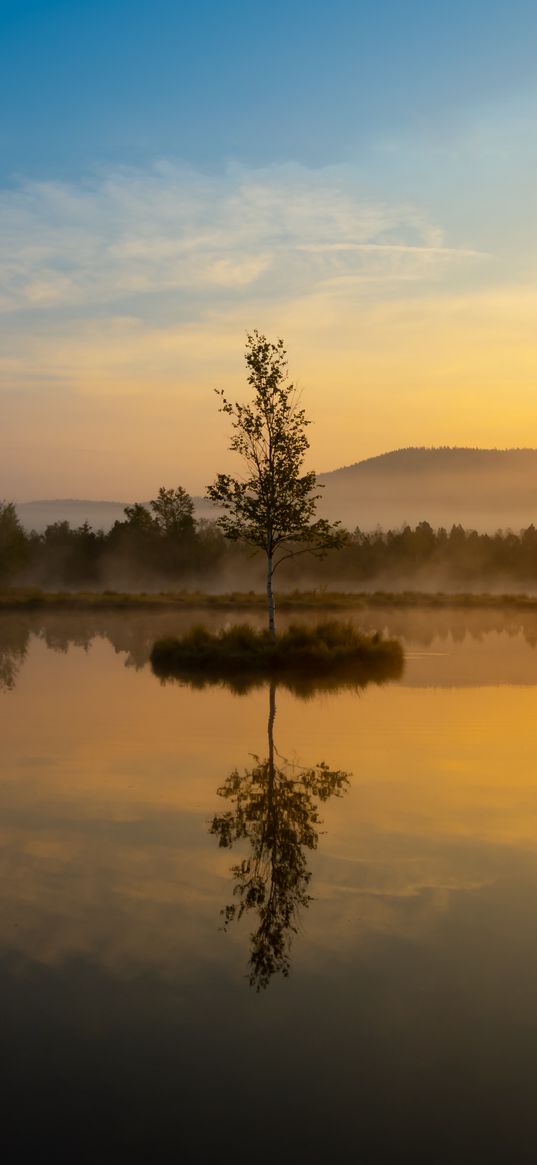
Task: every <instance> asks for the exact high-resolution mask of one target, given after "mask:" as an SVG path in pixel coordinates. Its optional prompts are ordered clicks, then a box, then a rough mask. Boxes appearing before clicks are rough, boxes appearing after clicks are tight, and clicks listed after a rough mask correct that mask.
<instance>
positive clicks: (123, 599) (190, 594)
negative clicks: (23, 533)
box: [0, 587, 537, 611]
mask: <svg viewBox="0 0 537 1165" xmlns="http://www.w3.org/2000/svg"><path fill="white" fill-rule="evenodd" d="M266 601H267V600H266V595H265V594H263V593H261V592H258V591H246V592H244V591H230V592H229V593H227V594H222V595H220V594H208V593H207V592H205V591H179V590H177V591H159V592H156V591H138V592H135V591H111V590H106V591H45V590H38V589H36V588H29V587H19V588H13V587H12V588H4V589H0V611H21V610H26V611H33V610H37V611H39V610H68V611H93V610H95V609H96V608H98V609H100V610H107V611H118V610H121V611H122V610H126V611H129V610H135V611H136V610H189V609H190V610H229V609H235V610H262V609H263V608H264V607H265V606H266ZM276 606H277V608H278V610H279V611H295V610H300V609H304V610H308V609H313V610H315V609H323V610H325V611H329V610H344V609H347V610H350V609H356V608H358V609H362V610H366V609H367V608H371V607H383V608H386V607H393V608H399V609H400V608H403V609H406V608H412V607H429V608H457V609H461V608H462V609H466V608H474V609H488V610H490V609H501V608H503V609H507V608H510V609H511V610H526V611H537V595H528V594H524V593H506V594H491V593H488V592H484V593H479V594H477V593H475V594H474V593H472V592H470V593H468V592H457V591H454V592H451V593H449V592H445V591H359V592H358V591H325V590H323V589H322V588H319V590H314V591H283V592H281V593H279V594H277V595H276Z"/></svg>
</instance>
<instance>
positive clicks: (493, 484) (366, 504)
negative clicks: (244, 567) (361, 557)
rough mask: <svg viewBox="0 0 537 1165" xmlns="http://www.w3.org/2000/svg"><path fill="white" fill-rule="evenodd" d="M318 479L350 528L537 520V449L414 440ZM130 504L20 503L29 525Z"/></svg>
mask: <svg viewBox="0 0 537 1165" xmlns="http://www.w3.org/2000/svg"><path fill="white" fill-rule="evenodd" d="M318 481H319V484H320V485H322V486H324V488H323V490H322V498H321V501H320V503H319V512H320V513H321V514H322V515H324V516H326V517H329V518H331V519H332V520H335V519H340V520H341V521H342V522H343V523H344V525H345V526H347V527H348V528H349V529H354V528H355V527H356V526H360V527H361V529H363V530H369V529H374V528H375V526H378V525H380V526H383V527H384V528H385V529H389V528H392V529H395V528H398V527H399V526H401V525H402V524H403V523H404V522H408V523H409V524H410V525H415V524H416V523H417V522H421V521H428V522H430V524H431V525H432V526H434V527H435V528H436V527H438V526H447V527H450V526H452V525H453V524H454V523H460V524H461V525H463V526H465V527H466V528H473V529H477V530H496V529H499V528H502V529H505V528H511V529H514V530H519V529H521V528H522V527H525V526H529V525H530V524H531V523H532V522H534V523H535V524H536V525H537V449H531V448H522V449H479V448H468V447H466V446H453V447H449V446H440V447H439V448H433V447H427V446H421V447H419V446H416V447H414V446H409V447H408V448H405V449H395V450H393V451H391V452H388V453H382V454H380V455H378V456H376V457H368V458H367V459H365V460H363V461H357V462H355V463H354V464H353V465H346V466H343V467H341V468H340V469H334V470H332V471H331V472H329V473H321V474H319V475H318ZM194 503H195V509H196V514H197V516H198V517H204V518H208V517H209V518H210V517H214V516H215V512H216V511H215V510H214V509H213V507H212V506H211V505H210V503H208V502H207V501H205V499H204V498H201V497H196V498H194ZM128 504H129V503H128V502H119V501H91V500H84V499H77V498H65V499H55V500H51V501H34V502H21V503H19V504H18V505H17V511H18V513H19V517H20V519H21V521H22V523H23V525H24V526H25V527H26V528H27V529H35V530H43V529H44V528H45V526H47V525H48V524H49V523H51V522H57V521H68V522H70V523H71V525H73V526H79V525H81V524H82V523H83V522H84V521H87V522H89V523H90V525H91V526H93V527H94V529H100V528H102V529H105V530H106V529H109V528H110V526H112V525H113V523H114V522H115V521H116V520H118V521H122V520H123V517H124V508H125V505H128Z"/></svg>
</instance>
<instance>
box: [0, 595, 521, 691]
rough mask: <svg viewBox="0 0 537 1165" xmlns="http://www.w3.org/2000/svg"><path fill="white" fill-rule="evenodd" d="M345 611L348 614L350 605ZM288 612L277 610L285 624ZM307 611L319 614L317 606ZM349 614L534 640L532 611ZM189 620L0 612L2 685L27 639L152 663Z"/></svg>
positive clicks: (217, 614)
mask: <svg viewBox="0 0 537 1165" xmlns="http://www.w3.org/2000/svg"><path fill="white" fill-rule="evenodd" d="M347 614H348V616H349V617H351V616H352V615H353V612H352V611H348V612H347ZM291 617H292V616H285V615H282V617H281V619H282V623H285V621H286V618H291ZM304 617H306V614H303V616H302V618H304ZM223 618H226V616H225V615H223V613H222V612H221V611H218V610H214V611H211V610H204V611H203V621H204V623H206V624H207V626H209V627H211V628H213V629H214V630H215V631H217V630H218V628H219V627H221V626H222V620H223ZM248 618H249V620H250V621H252V622H253V624H254V625H256V624H257V625H258V626H261V625H263V626H264V621H265V617H264V611H263V610H260V611H259V612H257V613H256V612H255V611H252V612H251V613H250V614H249V616H248ZM311 618H312V619H313V620H315V621H316V620H317V618H318V615H317V613H316V612H315V611H312V613H311ZM354 618H355V619H356V622H357V625H358V626H359V627H361V628H362V629H363V630H364V631H365V632H368V633H370V632H374V631H376V630H377V629H380V630H382V631H383V633H384V634H385V635H387V636H389V637H390V638H395V639H401V640H403V642H409V641H410V642H411V643H412V644H414V645H417V646H422V647H429V646H430V645H431V644H433V643H434V642H435V641H439V640H440V641H441V640H446V641H448V640H449V639H451V640H452V641H454V642H462V641H463V640H464V639H465V638H466V636H469V637H470V638H472V639H473V640H475V641H479V640H480V639H482V638H483V637H484V636H486V635H488V634H490V633H491V632H496V633H504V634H507V635H509V636H512V637H515V636H518V635H522V636H523V638H524V640H525V641H526V643H527V644H528V645H529V646H530V647H535V646H537V611H527V612H520V611H517V610H505V609H504V610H502V609H501V608H498V609H494V610H477V609H474V610H452V609H449V608H444V609H438V608H429V609H427V608H419V607H418V608H416V609H413V610H412V609H406V610H404V609H397V608H395V607H382V606H377V605H375V606H374V607H372V608H371V609H367V608H363V609H361V610H360V611H359V612H355V613H354ZM192 621H193V612H192V611H191V610H185V611H180V610H168V611H159V610H155V611H151V610H147V611H146V610H137V611H136V612H132V611H128V610H126V611H124V612H120V611H118V612H115V611H107V610H86V611H82V612H76V611H69V610H63V611H62V610H59V611H46V610H44V611H42V612H40V611H35V612H32V611H24V612H20V611H12V612H5V613H2V612H0V689H2V688H4V689H5V688H7V689H10V688H13V687H14V686H15V683H16V679H17V675H18V672H19V670H20V668H21V665H22V664H23V662H24V659H25V656H26V653H27V650H28V646H29V644H30V642H31V640H32V639H39V640H41V642H43V643H44V644H46V646H47V647H48V648H49V649H51V650H53V651H59V652H66V651H67V650H68V649H69V648H70V647H82V648H84V650H88V649H89V647H90V646H91V644H92V642H94V641H95V640H97V639H103V640H107V641H108V642H109V643H110V644H111V645H112V647H113V649H114V651H115V652H116V653H117V654H118V655H121V656H122V657H124V662H125V666H126V667H133V668H142V667H145V666H146V665H147V664H148V662H149V658H150V655H151V650H152V648H153V645H154V643H155V640H156V639H159V638H166V637H168V636H170V635H172V636H175V635H178V634H181V633H184V632H185V631H187V630H188V628H189V627H191V626H192ZM198 682H202V681H198ZM320 686H321V687H322V684H321V685H320Z"/></svg>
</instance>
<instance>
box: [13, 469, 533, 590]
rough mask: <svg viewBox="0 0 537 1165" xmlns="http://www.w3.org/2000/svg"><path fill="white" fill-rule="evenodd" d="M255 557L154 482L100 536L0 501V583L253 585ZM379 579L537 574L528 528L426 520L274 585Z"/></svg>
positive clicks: (507, 581) (466, 580)
mask: <svg viewBox="0 0 537 1165" xmlns="http://www.w3.org/2000/svg"><path fill="white" fill-rule="evenodd" d="M261 568H262V564H261V563H260V562H259V560H258V559H255V558H254V559H252V558H251V553H250V551H249V549H248V548H247V547H245V546H243V545H242V544H240V543H230V542H228V541H226V539H225V538H224V536H223V534H222V532H221V530H220V529H219V528H218V526H217V525H216V523H215V522H209V521H207V520H200V521H196V520H195V518H194V513H193V503H192V499H191V498H190V497H189V496H188V494H187V493H185V491H184V490H182V489H181V488H180V487H178V488H177V489H176V490H166V489H161V490H160V491H159V494H158V497H157V498H155V499H154V500H153V501H152V502H150V503H149V505H148V506H144V505H141V504H138V503H137V504H135V505H133V506H127V507H126V509H125V519H124V521H122V522H115V524H114V525H113V526H112V529H111V530H110V531H108V532H107V533H104V532H103V531H102V530H98V531H95V530H93V529H92V528H91V527H90V526H89V524H88V523H84V525H82V526H80V527H78V528H77V529H73V528H72V527H71V526H70V525H69V523H68V522H55V523H53V524H52V525H50V526H47V528H46V530H45V531H44V532H43V533H36V532H35V531H32V532H31V533H28V532H26V531H25V530H23V528H22V527H21V525H20V523H19V521H18V518H17V515H16V511H15V508H14V506H13V505H11V504H0V585H2V584H3V585H6V584H9V585H13V584H18V585H22V584H24V583H29V582H31V583H32V584H34V585H37V586H43V587H51V586H58V585H60V586H65V587H72V588H75V587H81V586H93V587H96V588H99V587H101V588H102V587H107V586H114V587H119V588H124V589H129V588H131V589H132V588H138V589H144V588H145V587H152V586H155V585H159V586H162V585H166V584H167V583H168V584H169V585H170V586H172V587H173V586H176V585H180V586H184V585H189V586H191V585H199V586H201V587H203V586H211V585H214V584H215V581H216V580H218V585H222V583H223V584H224V585H226V586H227V585H232V586H233V585H236V583H237V581H240V585H241V589H243V590H244V589H247V588H248V586H252V587H255V586H258V585H259V584H260V582H261ZM379 580H382V582H383V585H389V584H390V583H391V584H393V585H400V584H401V583H408V584H413V585H415V586H433V587H434V586H436V587H438V588H441V587H442V586H445V585H449V586H453V587H459V588H464V587H469V588H471V587H472V586H474V585H475V584H476V583H479V584H481V585H482V584H483V582H484V581H486V584H487V585H490V584H495V583H496V584H497V585H498V584H502V585H504V586H507V587H515V588H516V587H517V586H520V585H526V584H528V583H532V582H535V581H537V529H536V528H535V527H534V526H533V525H531V526H529V527H528V528H527V529H526V530H522V531H521V532H520V533H518V534H515V533H512V532H510V531H498V532H497V533H496V534H480V533H478V532H477V531H475V530H464V529H463V528H462V526H460V525H456V526H452V527H451V530H449V531H448V530H445V529H439V530H433V529H432V527H431V526H430V525H429V524H428V522H420V523H419V525H417V526H416V527H414V528H412V527H410V526H404V527H402V528H401V529H399V530H388V531H383V530H380V529H379V530H375V531H373V532H369V533H367V532H364V531H362V530H360V529H356V530H354V532H353V533H349V535H348V539H347V542H346V544H345V545H344V546H343V547H342V548H341V549H339V550H334V551H332V552H331V554H330V555H329V557H328V558H326V559H324V560H318V559H313V558H312V559H309V560H306V559H303V558H299V559H297V560H293V559H290V560H289V562H287V563H285V564H284V565H283V566H282V568H281V575H280V580H279V586H280V587H282V586H283V588H287V587H292V586H299V585H303V584H307V583H309V584H313V585H319V584H320V585H332V586H334V584H336V586H337V588H338V589H342V590H344V589H345V588H348V589H353V588H360V587H362V586H365V587H367V586H369V585H370V584H373V583H375V582H376V583H378V582H379Z"/></svg>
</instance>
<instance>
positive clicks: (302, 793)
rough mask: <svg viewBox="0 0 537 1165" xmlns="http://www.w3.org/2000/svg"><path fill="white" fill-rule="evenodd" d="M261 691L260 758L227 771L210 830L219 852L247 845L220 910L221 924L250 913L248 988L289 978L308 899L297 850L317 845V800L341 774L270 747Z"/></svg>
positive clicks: (336, 791)
mask: <svg viewBox="0 0 537 1165" xmlns="http://www.w3.org/2000/svg"><path fill="white" fill-rule="evenodd" d="M269 691H270V694H269V717H268V756H267V757H266V759H265V760H260V759H259V757H254V760H255V761H256V764H255V766H254V767H253V768H252V769H244V771H243V772H239V770H238V769H235V770H234V771H233V772H232V773H231V774H230V776H229V777H228V779H227V781H226V782H225V784H224V785H222V787H221V788H220V789H219V790H218V794H219V796H220V797H225V798H226V799H228V800H229V801H231V803H232V806H233V807H232V809H229V810H228V811H227V812H226V813H222V814H217V815H216V816H215V817H214V818H213V821H212V823H211V827H210V832H211V833H212V834H214V835H215V836H216V837H218V840H219V844H220V845H221V846H223V847H225V848H231V846H232V845H234V843H235V842H237V841H240V840H241V839H245V840H247V841H248V843H249V847H250V851H249V853H248V855H247V856H246V857H245V858H243V860H242V861H240V862H238V863H237V864H236V865H234V866H233V867H232V873H233V877H234V879H235V888H234V891H233V893H234V895H235V898H236V899H237V901H236V902H234V903H232V904H231V905H229V906H226V907H225V909H224V910H223V912H222V913H223V915H224V918H225V925H226V927H227V926H228V925H229V923H230V922H232V921H233V920H234V919H238V918H241V916H242V915H243V914H244V912H245V911H248V910H253V911H255V912H256V913H257V916H258V926H257V928H256V930H255V931H253V933H252V934H251V954H250V984H251V986H255V987H256V988H257V990H259V989H260V988H262V987H267V986H268V983H269V981H270V979H271V976H272V975H274V974H275V973H276V972H277V971H280V972H281V973H282V974H283V975H284V976H287V975H288V974H289V966H290V945H291V937H292V935H293V934H294V933H295V932H296V929H297V913H298V910H299V909H300V907H301V906H307V905H308V903H309V902H310V900H311V899H310V895H309V893H308V887H309V883H310V879H311V872H310V870H309V869H308V864H307V860H306V853H305V851H306V850H314V849H316V848H317V842H318V833H319V829H318V827H319V811H318V805H317V801H327V800H328V798H329V797H333V796H341V794H342V792H343V790H344V788H345V785H346V784H348V775H347V773H344V772H342V771H341V770H339V769H335V770H332V769H329V768H328V765H326V764H324V763H322V764H319V765H316V766H315V767H313V768H303V767H302V766H299V765H291V764H289V763H288V762H287V761H286V760H285V758H283V757H280V756H279V754H278V753H277V749H276V748H275V745H274V720H275V716H276V693H275V685H274V684H271V685H270V689H269ZM276 756H278V759H279V761H280V764H277V763H276Z"/></svg>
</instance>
